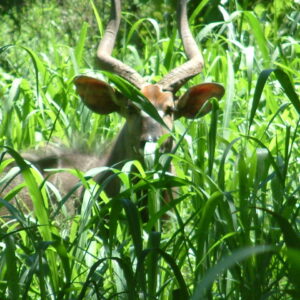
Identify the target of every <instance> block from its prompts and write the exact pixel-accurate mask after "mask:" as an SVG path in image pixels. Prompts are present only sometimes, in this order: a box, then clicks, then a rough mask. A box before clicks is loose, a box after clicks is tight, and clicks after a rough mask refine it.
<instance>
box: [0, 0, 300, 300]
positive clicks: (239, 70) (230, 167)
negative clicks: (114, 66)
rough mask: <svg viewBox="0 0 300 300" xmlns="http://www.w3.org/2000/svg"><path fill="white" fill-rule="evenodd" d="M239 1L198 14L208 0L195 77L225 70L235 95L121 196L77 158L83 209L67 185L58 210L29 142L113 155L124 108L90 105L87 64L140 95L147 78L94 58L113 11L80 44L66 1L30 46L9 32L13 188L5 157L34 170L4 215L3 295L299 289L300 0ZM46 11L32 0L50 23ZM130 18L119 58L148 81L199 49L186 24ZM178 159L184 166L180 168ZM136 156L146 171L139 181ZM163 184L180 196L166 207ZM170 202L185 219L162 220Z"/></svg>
mask: <svg viewBox="0 0 300 300" xmlns="http://www.w3.org/2000/svg"><path fill="white" fill-rule="evenodd" d="M275 2H276V3H275ZM278 3H279V2H278V1H274V6H272V5H271V4H270V7H271V8H274V7H275V6H276V5H279V4H278ZM227 4H228V5H225V6H220V7H219V12H220V13H221V15H222V17H223V19H224V21H220V22H215V23H211V24H208V25H203V24H202V23H199V22H198V21H199V19H198V18H197V14H198V13H199V12H200V11H201V10H202V9H203V7H202V5H201V4H199V5H198V6H197V7H196V8H195V12H197V14H196V13H194V14H193V13H192V14H191V15H192V17H191V21H192V22H193V23H194V24H193V25H192V31H193V33H194V36H195V37H196V39H197V42H198V44H199V45H200V47H201V48H202V51H203V54H204V57H205V62H206V67H205V69H204V72H203V74H201V75H198V76H196V77H195V78H193V79H192V80H190V81H189V82H188V83H187V85H186V86H185V88H187V87H188V86H192V85H195V84H198V83H200V82H204V81H217V82H220V83H222V84H223V85H224V86H225V88H226V94H225V96H224V98H223V100H222V101H221V102H220V103H214V109H213V111H212V113H211V114H210V115H207V116H205V117H204V118H202V119H199V120H193V121H186V120H183V119H180V120H177V121H176V122H175V129H174V132H173V133H172V134H173V135H174V139H175V142H174V143H175V145H176V146H175V148H174V151H173V153H171V154H164V155H162V156H161V157H159V158H158V159H157V160H156V161H155V162H154V165H153V166H152V167H149V168H145V167H143V166H141V165H140V164H139V163H138V162H128V164H126V165H125V166H124V168H123V170H122V172H120V173H119V174H117V175H116V176H119V177H120V179H121V181H122V183H123V184H122V190H121V192H120V194H119V195H118V196H117V197H115V198H113V199H108V198H107V197H106V195H105V194H104V193H103V192H102V187H98V186H97V185H95V183H94V181H93V179H92V175H93V173H92V171H91V172H90V173H88V174H83V173H81V172H80V171H75V170H70V172H72V173H73V174H75V175H76V176H77V177H78V182H79V184H78V186H79V185H83V186H84V187H85V188H86V191H85V194H84V195H83V197H82V205H81V207H80V210H79V211H78V213H77V214H76V215H75V216H74V215H72V214H68V209H66V207H67V204H68V203H69V202H70V201H71V200H72V197H71V195H69V194H68V195H60V192H59V191H56V198H57V201H58V202H59V205H58V206H56V207H58V210H59V211H55V209H54V210H53V208H51V205H50V204H49V203H50V201H51V197H50V194H51V193H53V189H51V185H50V184H49V183H47V181H46V182H44V181H43V178H42V177H41V176H40V174H39V173H38V171H37V170H35V169H33V168H31V167H30V166H28V164H27V162H25V161H24V160H23V159H22V157H21V156H20V154H19V153H20V151H21V150H24V149H28V148H38V147H42V146H44V145H46V144H47V143H50V144H58V143H59V144H60V145H61V144H63V145H64V147H70V148H77V149H81V150H83V149H88V150H89V151H94V152H96V153H101V151H102V150H103V147H104V146H103V145H104V143H106V142H107V141H110V140H112V139H113V137H115V136H116V134H117V132H118V131H119V129H120V128H121V126H122V121H121V119H120V117H119V116H116V115H110V116H108V117H106V116H105V117H104V116H98V115H96V114H92V113H91V112H89V111H88V110H87V109H86V108H85V107H83V105H82V104H81V103H80V100H79V98H78V96H77V95H76V94H75V91H74V87H73V83H72V81H73V78H74V76H75V75H77V74H78V73H84V72H87V71H88V72H94V73H97V76H98V77H100V78H109V80H110V81H111V82H112V83H114V84H115V85H116V86H117V87H118V88H119V89H121V90H122V92H124V93H126V94H132V95H133V97H135V98H137V95H136V92H135V90H134V89H133V88H132V87H130V86H128V85H126V84H124V83H123V82H122V81H120V79H119V78H117V77H116V76H113V75H109V74H106V73H102V72H101V71H97V70H94V69H93V68H92V67H91V66H92V65H93V63H92V59H91V57H90V56H88V55H87V53H88V52H91V50H88V48H89V47H90V44H89V43H88V42H87V40H88V39H90V38H91V36H94V35H97V36H98V35H99V32H100V33H101V32H103V28H102V24H103V23H104V20H102V19H101V18H102V14H100V16H98V18H99V20H100V21H99V20H98V25H99V26H98V27H99V31H97V28H95V27H89V26H88V25H87V24H86V23H82V25H80V26H81V30H80V33H78V31H77V35H76V45H75V46H74V47H72V46H70V45H69V44H67V43H68V42H70V41H69V40H67V37H64V38H66V43H61V42H60V41H58V39H57V37H56V34H57V33H58V32H59V26H63V25H62V24H61V23H60V24H58V23H57V22H58V21H56V19H55V17H56V16H57V15H59V10H57V8H56V7H55V5H54V2H53V3H51V5H50V6H51V10H50V9H49V11H47V10H44V12H46V13H47V14H48V13H49V16H51V14H52V16H53V19H52V22H54V23H55V24H56V27H54V28H53V29H51V30H49V31H47V30H46V29H45V30H43V31H42V32H44V31H45V33H44V34H45V36H43V38H40V39H39V38H38V37H34V38H31V39H30V40H28V39H27V38H28V37H30V36H34V35H32V32H33V31H31V30H32V29H33V28H32V27H30V26H28V27H26V26H25V25H24V29H23V31H24V32H23V33H22V34H23V36H22V35H20V40H21V41H22V44H20V43H16V44H9V43H8V42H7V40H2V41H1V48H0V54H1V61H5V62H6V64H3V66H2V67H0V68H1V73H0V95H1V102H0V106H1V111H0V120H1V124H0V132H1V134H0V143H1V147H2V149H1V151H3V153H9V154H10V155H11V157H13V160H12V159H7V157H5V158H4V157H2V161H1V165H0V172H1V173H2V174H3V176H1V177H0V178H1V179H0V184H1V185H0V188H1V190H2V189H5V187H6V184H7V183H8V182H9V180H10V178H11V176H13V175H12V174H11V173H12V172H11V173H9V174H8V175H7V174H6V172H5V171H4V170H5V169H6V167H7V166H10V165H11V164H12V163H13V161H15V163H16V165H17V166H18V167H19V168H20V170H21V173H22V176H23V180H22V181H21V182H19V184H18V185H16V186H15V187H14V188H13V189H11V190H9V191H7V189H5V193H2V194H1V198H0V205H2V206H5V207H6V208H7V210H8V216H6V217H4V216H2V217H0V221H1V227H0V249H1V250H0V298H1V299H19V298H24V299H26V298H28V299H172V298H173V299H189V298H190V299H298V297H299V296H298V295H299V294H300V284H299V280H298V278H299V275H300V259H299V257H300V237H299V224H298V223H299V196H300V192H299V167H300V164H299V156H300V153H299V152H300V150H299V138H300V135H299V113H300V103H299V96H298V94H299V82H300V78H299V77H300V76H299V75H300V74H299V52H300V48H299V31H298V32H297V31H296V30H295V29H294V26H296V27H297V26H298V27H299V23H297V18H299V13H297V9H296V6H297V3H294V4H293V3H292V2H289V1H287V8H286V10H285V11H284V8H282V7H281V10H280V11H276V10H275V11H276V12H277V13H273V14H272V13H271V12H270V11H269V10H268V9H269V8H270V7H267V6H266V7H264V6H263V5H260V4H257V5H256V6H255V9H254V10H253V11H252V12H250V11H246V9H243V7H240V6H238V7H235V6H233V5H232V3H231V2H230V3H227ZM229 4H230V5H229ZM289 5H290V7H289ZM39 9H41V7H40V6H38V5H36V6H35V7H34V8H33V10H32V12H35V13H36V15H35V16H36V18H37V19H36V22H37V24H38V22H40V19H39V18H38V15H39V14H38V13H39ZM43 9H44V8H43ZM279 12H281V13H279ZM284 12H285V13H286V18H284V20H283V21H282V22H281V23H280V22H278V18H279V17H281V16H282V14H283V13H284ZM31 17H33V15H31ZM123 17H124V19H125V20H126V21H127V22H130V24H131V26H127V27H126V28H127V29H128V30H125V31H124V30H123V33H124V34H123V37H120V42H118V45H117V47H118V48H117V49H116V50H115V51H114V55H115V56H116V57H118V58H119V59H122V60H124V61H126V62H127V63H129V64H131V65H133V66H134V67H135V68H136V69H137V70H138V71H139V72H140V73H142V74H143V75H144V76H148V77H149V80H156V79H158V78H160V77H162V76H163V75H164V74H166V73H167V72H168V70H170V69H172V68H173V67H175V66H176V65H178V64H180V63H182V62H184V61H185V59H186V58H185V54H184V53H183V52H182V48H181V43H180V40H179V38H178V36H177V35H176V32H175V30H173V29H172V28H171V29H170V28H166V27H164V26H163V25H164V24H159V23H158V22H157V21H155V20H154V19H152V18H150V17H148V18H145V19H143V22H141V21H139V20H137V19H135V18H134V16H133V15H132V14H130V13H128V12H126V11H125V12H124V13H123ZM3 20H5V19H4V17H3ZM44 20H45V19H44ZM47 21H48V20H47ZM32 22H33V21H31V23H29V25H30V24H32ZM49 22H50V19H49ZM294 22H296V25H295V23H294ZM57 24H58V25H57ZM43 27H44V28H47V26H46V25H44V26H43ZM4 28H5V26H4ZM129 28H131V29H129ZM1 30H3V33H4V34H3V35H2V36H3V37H5V38H8V36H9V35H8V34H7V30H6V29H1ZM275 30H276V32H275ZM170 33H171V34H170ZM64 38H63V39H64ZM26 39H27V40H28V42H26V43H23V41H24V40H26ZM95 39H96V38H95ZM135 42H136V43H138V44H142V45H143V50H142V51H141V50H140V49H139V48H138V47H136V46H135V44H134V43H135ZM70 43H71V42H70ZM41 45H42V46H43V47H42V49H41ZM93 48H95V47H94V46H93ZM185 88H182V90H181V91H180V93H183V92H184V89H185ZM136 101H139V99H138V98H137V99H136ZM146 110H147V108H146ZM148 112H149V113H150V114H153V113H152V112H151V110H150V111H148ZM153 117H155V115H154V114H153ZM170 160H171V161H172V164H173V166H174V169H175V171H176V175H171V174H168V173H167V172H165V170H166V169H167V168H166V164H168V163H170ZM131 164H135V166H136V168H135V169H136V170H137V171H135V176H136V177H137V182H136V183H133V182H131V181H130V176H129V173H130V172H128V170H130V166H131ZM95 167H96V166H95ZM13 170H15V169H13ZM94 171H95V170H94ZM16 172H17V171H16ZM53 172H58V171H57V170H56V171H53ZM24 186H26V187H28V190H29V194H30V198H31V199H32V203H33V209H32V212H31V213H30V214H26V213H24V210H22V209H19V206H18V205H12V202H11V200H12V199H13V198H15V197H17V198H19V202H22V197H23V196H22V195H23V194H22V189H23V188H24ZM78 186H77V187H78ZM174 187H175V192H172V193H171V188H174ZM145 189H146V190H148V194H149V199H150V203H149V213H150V218H149V221H148V222H146V223H143V222H142V218H141V212H140V210H139V209H138V206H137V202H138V200H139V194H140V193H139V191H140V190H145ZM51 191H52V192H51ZM162 192H168V193H170V196H171V197H173V200H172V201H171V203H170V204H168V205H163V206H162V207H160V208H159V205H156V204H158V203H159V202H160V201H159V200H160V198H161V194H162ZM99 196H100V197H101V198H102V201H98V199H99ZM166 211H168V212H169V214H170V216H171V217H170V218H169V219H168V220H165V221H161V217H162V216H163V215H164V214H165V213H166ZM57 216H59V217H57ZM107 216H109V217H107ZM153 228H155V230H153Z"/></svg>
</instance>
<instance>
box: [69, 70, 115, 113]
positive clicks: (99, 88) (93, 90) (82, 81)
mask: <svg viewBox="0 0 300 300" xmlns="http://www.w3.org/2000/svg"><path fill="white" fill-rule="evenodd" d="M74 84H75V86H76V92H77V93H78V95H79V96H80V97H81V99H82V100H83V102H84V104H85V105H86V106H87V107H88V108H89V109H91V110H92V111H94V112H96V113H98V114H110V113H112V112H116V111H119V106H118V105H117V104H116V103H117V100H116V95H115V92H114V90H113V88H111V87H110V86H109V85H108V84H107V83H106V82H104V81H101V80H99V79H96V78H92V77H89V76H78V77H76V78H75V79H74Z"/></svg>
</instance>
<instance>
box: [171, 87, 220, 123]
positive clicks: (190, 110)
mask: <svg viewBox="0 0 300 300" xmlns="http://www.w3.org/2000/svg"><path fill="white" fill-rule="evenodd" d="M224 93H225V90H224V87H223V86H222V85H220V84H217V83H202V84H198V85H195V86H193V87H191V88H190V89H189V90H188V91H187V92H186V93H185V94H184V95H183V96H182V97H181V98H180V99H179V100H178V103H177V111H178V116H177V118H179V117H186V118H190V119H192V118H195V117H202V116H204V115H205V114H207V113H208V112H210V111H211V109H212V105H211V104H210V103H207V104H205V103H206V101H207V100H208V99H210V98H212V97H215V98H217V99H221V98H222V96H223V95H224ZM204 104H205V106H204ZM199 112H200V113H199Z"/></svg>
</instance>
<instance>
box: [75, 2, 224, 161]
mask: <svg viewBox="0 0 300 300" xmlns="http://www.w3.org/2000/svg"><path fill="white" fill-rule="evenodd" d="M177 14H178V28H179V33H180V36H181V39H182V43H183V46H184V50H185V52H186V55H187V57H188V61H187V62H185V63H184V64H183V65H181V66H178V67H176V68H175V69H173V70H171V71H170V73H169V74H167V75H166V76H165V77H164V78H162V79H161V80H160V81H158V82H157V83H155V84H151V83H147V82H146V81H145V79H144V78H143V77H142V76H141V75H140V74H138V73H137V72H136V71H135V70H134V69H132V68H131V67H130V66H127V65H126V64H124V63H123V62H121V61H119V60H118V59H116V58H114V57H112V56H111V54H112V51H113V47H114V44H115V40H116V36H117V32H118V29H119V24H120V19H121V0H111V17H110V21H109V23H108V25H107V28H106V30H105V33H104V36H103V39H102V40H101V41H100V43H99V46H98V50H97V58H98V61H99V64H100V67H101V68H102V69H103V70H106V71H109V72H112V73H115V74H117V75H119V76H121V77H122V78H124V79H125V80H127V81H128V82H130V83H131V84H133V85H134V86H135V87H137V88H138V89H139V90H140V91H141V93H142V94H143V95H144V96H145V97H146V98H147V99H148V100H149V101H150V102H151V103H152V105H153V106H154V107H155V108H156V110H157V112H158V114H159V115H160V117H161V118H162V119H163V121H164V123H165V124H166V125H167V127H169V129H172V127H173V121H174V120H175V119H177V118H180V117H186V118H196V117H201V116H203V115H205V114H206V113H208V112H209V111H210V110H211V104H210V103H209V102H207V100H208V99H210V98H212V97H215V98H218V99H220V98H221V97H222V96H223V94H224V88H223V87H222V86H221V85H219V84H217V83H203V84H199V85H196V86H193V87H192V88H190V89H189V90H188V91H187V92H185V93H184V94H183V95H181V96H179V97H176V96H175V94H176V93H177V91H178V90H179V88H180V87H181V86H182V85H183V84H184V83H186V82H187V81H188V80H189V79H190V78H192V77H194V76H195V75H197V74H199V73H200V72H201V71H202V68H203V64H204V61H203V57H202V54H201V52H200V51H199V49H198V47H197V44H196V42H195V40H194V38H193V36H192V34H191V31H190V28H189V25H188V19H187V0H178V8H177ZM74 83H75V85H76V89H77V93H78V94H79V95H80V96H81V98H82V100H83V102H84V103H85V105H86V106H87V107H89V108H90V109H91V110H92V111H94V112H96V113H99V114H110V113H112V112H118V113H119V114H120V115H122V116H124V117H125V118H126V123H125V125H124V128H123V130H122V133H121V135H123V136H124V138H123V146H119V149H118V150H119V151H124V152H125V153H124V154H123V157H124V156H125V157H126V158H127V159H140V160H142V158H141V155H140V152H141V151H140V150H142V149H143V147H144V145H145V144H146V143H147V142H155V141H157V140H158V139H159V138H160V137H161V136H162V135H164V134H165V133H167V132H168V130H167V128H166V127H165V126H162V125H161V124H160V123H159V122H157V121H156V120H154V119H153V118H151V117H150V116H148V115H147V114H146V113H145V112H143V111H141V110H140V109H139V108H138V107H137V106H136V105H135V104H134V103H133V102H132V101H131V100H130V99H126V97H125V96H123V95H122V94H121V93H120V92H119V91H117V90H115V89H114V88H112V87H111V86H110V85H109V84H107V83H106V82H104V81H101V80H98V79H95V78H91V77H88V76H78V77H76V78H75V80H74ZM204 104H205V105H204ZM119 139H120V137H119ZM117 143H118V141H117ZM120 143H122V142H120ZM115 148H116V147H115ZM117 148H118V147H117ZM162 148H163V151H164V152H167V151H170V150H171V141H170V139H168V140H166V141H165V142H164V144H163V145H162ZM112 156H118V154H117V153H115V154H112ZM114 160H115V161H111V163H116V162H118V159H117V158H115V159H114Z"/></svg>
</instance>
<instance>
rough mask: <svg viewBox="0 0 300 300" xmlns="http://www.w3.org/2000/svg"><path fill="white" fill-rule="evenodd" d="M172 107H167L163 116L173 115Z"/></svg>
mask: <svg viewBox="0 0 300 300" xmlns="http://www.w3.org/2000/svg"><path fill="white" fill-rule="evenodd" d="M174 110H175V109H174V107H173V106H167V107H166V110H165V115H166V116H171V115H172V114H173V113H174Z"/></svg>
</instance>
